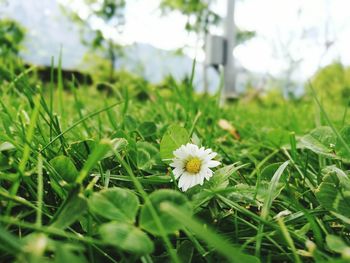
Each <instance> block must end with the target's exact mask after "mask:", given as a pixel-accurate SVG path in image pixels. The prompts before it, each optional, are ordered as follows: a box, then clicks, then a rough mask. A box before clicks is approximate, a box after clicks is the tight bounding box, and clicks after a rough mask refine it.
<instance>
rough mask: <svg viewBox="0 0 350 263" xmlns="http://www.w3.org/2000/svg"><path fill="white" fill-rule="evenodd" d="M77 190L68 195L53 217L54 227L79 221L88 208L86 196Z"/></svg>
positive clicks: (65, 225) (65, 226)
mask: <svg viewBox="0 0 350 263" xmlns="http://www.w3.org/2000/svg"><path fill="white" fill-rule="evenodd" d="M76 191H77V190H75V191H72V193H71V194H70V195H69V196H68V198H67V199H66V200H65V202H64V203H63V205H62V206H61V207H60V209H59V210H58V211H57V212H56V214H55V216H54V218H53V220H52V221H53V223H52V226H53V227H57V228H62V229H64V228H67V227H69V226H70V225H71V224H73V223H74V222H75V221H77V220H78V219H79V218H80V217H81V216H82V215H83V214H84V213H85V212H86V210H87V207H88V205H87V201H86V198H85V197H84V196H83V195H82V194H80V193H77V192H76Z"/></svg>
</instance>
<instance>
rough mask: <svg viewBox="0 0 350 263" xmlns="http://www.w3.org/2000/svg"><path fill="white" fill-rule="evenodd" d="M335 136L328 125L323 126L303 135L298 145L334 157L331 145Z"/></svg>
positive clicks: (335, 139)
mask: <svg viewBox="0 0 350 263" xmlns="http://www.w3.org/2000/svg"><path fill="white" fill-rule="evenodd" d="M336 141H337V138H336V136H335V134H334V132H333V131H332V129H331V128H330V127H327V126H323V127H318V128H316V129H314V130H312V131H311V132H310V133H309V134H307V135H305V136H303V137H302V138H301V140H300V146H303V147H305V148H307V149H309V150H311V151H313V152H314V153H317V154H321V155H325V156H327V157H331V158H335V157H336V156H335V154H334V153H333V146H334V145H335V144H336Z"/></svg>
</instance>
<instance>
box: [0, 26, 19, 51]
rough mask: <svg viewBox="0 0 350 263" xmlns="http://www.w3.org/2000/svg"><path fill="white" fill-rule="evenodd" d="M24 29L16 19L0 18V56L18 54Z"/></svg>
mask: <svg viewBox="0 0 350 263" xmlns="http://www.w3.org/2000/svg"><path fill="white" fill-rule="evenodd" d="M24 36H25V30H24V29H23V27H22V26H20V25H19V24H18V23H17V22H16V21H14V20H10V19H2V20H0V56H2V57H8V56H10V55H11V54H14V55H16V54H18V52H19V50H20V48H21V44H22V41H23V39H24Z"/></svg>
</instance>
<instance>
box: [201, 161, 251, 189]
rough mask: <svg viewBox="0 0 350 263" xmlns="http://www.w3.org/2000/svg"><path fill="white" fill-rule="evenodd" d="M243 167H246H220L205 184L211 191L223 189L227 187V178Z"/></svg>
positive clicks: (232, 165)
mask: <svg viewBox="0 0 350 263" xmlns="http://www.w3.org/2000/svg"><path fill="white" fill-rule="evenodd" d="M244 166H246V165H245V164H244V165H240V166H235V164H231V165H227V166H225V167H222V168H220V169H218V170H216V171H215V173H214V176H213V177H212V178H211V179H210V181H207V182H206V184H207V185H208V186H209V188H211V189H213V190H218V189H224V188H226V187H227V186H228V183H229V181H228V179H229V177H230V176H232V175H233V174H234V173H235V172H236V171H238V170H239V169H241V168H242V167H244Z"/></svg>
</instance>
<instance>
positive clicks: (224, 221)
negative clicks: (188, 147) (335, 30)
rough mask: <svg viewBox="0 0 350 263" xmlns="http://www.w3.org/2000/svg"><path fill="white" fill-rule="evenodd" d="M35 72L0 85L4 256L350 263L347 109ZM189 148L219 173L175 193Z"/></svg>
mask: <svg viewBox="0 0 350 263" xmlns="http://www.w3.org/2000/svg"><path fill="white" fill-rule="evenodd" d="M32 74H33V73H32V72H30V70H29V72H25V71H23V72H22V73H20V74H15V75H13V76H10V77H8V78H7V80H6V81H2V84H1V88H0V96H1V97H0V108H1V112H0V241H1V242H0V262H13V261H16V262H33V263H34V262H35V263H37V262H59V263H65V262H247V263H248V262H350V245H349V244H350V236H349V235H350V178H349V172H348V170H349V168H350V166H349V163H350V126H349V124H350V117H349V115H348V114H347V112H346V107H343V106H341V105H338V104H337V105H335V104H333V105H332V104H328V105H329V106H328V107H326V106H325V107H324V106H322V104H321V102H320V101H318V100H317V96H316V95H314V96H312V97H311V98H310V99H309V100H304V101H284V100H278V99H277V103H272V102H270V101H263V102H262V101H256V100H253V101H251V102H244V101H243V100H242V101H236V102H232V103H229V104H227V105H225V106H224V107H220V105H219V104H220V103H219V101H220V100H219V97H218V96H217V95H212V96H204V95H198V94H195V93H194V92H193V89H192V87H191V84H190V83H187V84H178V83H175V82H172V83H171V84H170V85H168V86H165V87H163V88H162V89H156V88H150V87H146V86H142V85H143V84H142V85H141V86H140V85H139V86H138V88H134V89H129V88H128V87H127V86H125V87H124V88H118V89H116V88H114V87H113V86H111V89H112V90H113V91H114V92H112V93H111V92H110V93H109V94H107V93H105V92H98V91H97V90H96V89H95V88H94V87H85V86H84V85H79V84H77V83H72V82H69V83H68V82H65V84H63V80H62V79H60V77H59V76H58V81H57V83H56V81H52V82H51V83H47V84H42V85H41V84H40V82H39V81H36V80H35V79H33V78H32V77H31V76H32ZM55 77H56V76H55ZM67 83H68V84H67ZM188 142H192V143H194V144H197V145H199V146H204V147H206V148H211V149H212V150H213V151H216V152H217V153H218V156H217V157H216V158H215V159H216V160H218V161H220V162H221V165H220V166H219V167H217V168H215V169H214V171H215V173H214V176H213V177H212V178H211V179H210V180H209V181H206V182H205V183H204V185H202V186H200V185H198V186H195V187H193V188H191V189H189V190H188V191H186V192H182V191H181V190H180V189H179V188H178V184H177V180H175V178H174V175H173V173H172V169H171V167H170V166H169V163H170V161H169V157H170V156H172V152H173V151H174V150H176V149H177V148H179V147H180V146H181V145H183V144H186V143H188ZM170 159H171V158H170Z"/></svg>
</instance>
